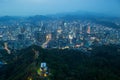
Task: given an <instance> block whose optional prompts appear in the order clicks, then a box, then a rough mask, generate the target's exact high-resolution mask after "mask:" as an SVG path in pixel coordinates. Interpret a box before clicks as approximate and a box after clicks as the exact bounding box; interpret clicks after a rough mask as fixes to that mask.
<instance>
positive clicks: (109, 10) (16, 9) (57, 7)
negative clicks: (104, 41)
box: [0, 0, 120, 16]
mask: <svg viewBox="0 0 120 80" xmlns="http://www.w3.org/2000/svg"><path fill="white" fill-rule="evenodd" d="M75 11H86V12H95V13H101V14H107V15H112V16H113V15H114V16H120V1H119V0H0V16H6V15H8V16H31V15H46V14H56V13H65V12H75Z"/></svg>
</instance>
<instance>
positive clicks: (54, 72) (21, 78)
mask: <svg viewBox="0 0 120 80" xmlns="http://www.w3.org/2000/svg"><path fill="white" fill-rule="evenodd" d="M37 52H38V54H39V55H36V53H37ZM0 53H1V55H2V57H0V60H2V61H3V60H4V61H6V62H7V64H6V65H4V66H3V67H1V68H0V80H120V69H119V68H120V63H119V62H120V46H117V45H109V46H99V47H93V50H92V51H91V52H90V53H84V52H81V51H77V50H58V49H50V50H47V49H42V48H41V47H39V46H35V45H33V46H30V47H28V48H26V49H22V50H16V51H15V52H13V53H12V54H10V55H8V54H7V53H6V52H5V51H4V50H1V51H0ZM41 62H46V63H47V66H48V68H49V75H48V76H47V77H46V78H41V77H40V76H39V75H38V73H37V70H38V69H39V68H40V64H41Z"/></svg>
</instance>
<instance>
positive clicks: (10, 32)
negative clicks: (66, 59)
mask: <svg viewBox="0 0 120 80" xmlns="http://www.w3.org/2000/svg"><path fill="white" fill-rule="evenodd" d="M0 41H1V42H7V44H8V45H7V46H8V47H9V48H14V49H21V48H25V47H28V46H30V45H32V44H35V45H39V46H41V47H43V48H50V49H51V48H59V49H66V48H70V49H81V50H91V49H92V48H91V46H93V45H108V44H120V29H116V28H114V27H113V28H112V26H103V25H102V24H97V23H94V22H91V21H89V20H72V21H67V20H62V19H58V20H47V21H45V20H43V21H42V20H41V21H37V22H34V24H33V23H31V22H17V21H16V22H12V23H11V24H5V23H0Z"/></svg>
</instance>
